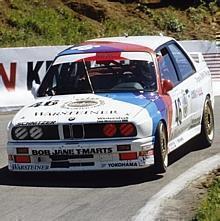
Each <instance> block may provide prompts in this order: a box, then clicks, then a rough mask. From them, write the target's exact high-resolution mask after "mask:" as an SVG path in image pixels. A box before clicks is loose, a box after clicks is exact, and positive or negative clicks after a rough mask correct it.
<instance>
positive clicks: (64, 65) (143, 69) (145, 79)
mask: <svg viewBox="0 0 220 221" xmlns="http://www.w3.org/2000/svg"><path fill="white" fill-rule="evenodd" d="M155 90H156V75H155V68H154V65H153V59H152V56H151V54H150V53H147V52H112V53H89V54H72V55H64V56H58V57H57V58H56V59H55V61H54V63H53V64H52V65H51V67H50V68H49V70H48V72H47V74H46V76H45V78H44V80H43V82H42V84H41V86H40V88H39V91H38V96H51V95H64V94H81V93H101V92H105V93H111V92H115V91H118V92H126V91H149V92H152V91H155Z"/></svg>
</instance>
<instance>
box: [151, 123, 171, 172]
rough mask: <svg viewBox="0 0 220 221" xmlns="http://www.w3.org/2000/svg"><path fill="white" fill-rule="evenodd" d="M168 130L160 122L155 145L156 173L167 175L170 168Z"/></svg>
mask: <svg viewBox="0 0 220 221" xmlns="http://www.w3.org/2000/svg"><path fill="white" fill-rule="evenodd" d="M167 143H168V141H167V130H166V126H165V124H164V123H163V122H162V121H160V122H159V123H158V125H157V129H156V133H155V143H154V173H165V172H166V170H167V166H168V145H167Z"/></svg>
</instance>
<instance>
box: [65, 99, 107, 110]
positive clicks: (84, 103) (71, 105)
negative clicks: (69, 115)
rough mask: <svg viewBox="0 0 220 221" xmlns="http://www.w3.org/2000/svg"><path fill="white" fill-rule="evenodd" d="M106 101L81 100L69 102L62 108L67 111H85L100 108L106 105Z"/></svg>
mask: <svg viewBox="0 0 220 221" xmlns="http://www.w3.org/2000/svg"><path fill="white" fill-rule="evenodd" d="M104 104H105V103H104V101H103V100H100V99H98V98H89V97H88V98H80V99H76V100H75V101H69V102H66V103H64V104H63V105H62V106H61V107H63V108H67V109H84V108H90V107H98V106H100V105H104Z"/></svg>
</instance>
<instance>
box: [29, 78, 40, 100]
mask: <svg viewBox="0 0 220 221" xmlns="http://www.w3.org/2000/svg"><path fill="white" fill-rule="evenodd" d="M39 87H40V84H37V83H36V82H35V81H34V82H33V84H32V88H31V93H32V95H33V96H34V98H36V97H37V91H38V89H39Z"/></svg>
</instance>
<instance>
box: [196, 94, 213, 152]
mask: <svg viewBox="0 0 220 221" xmlns="http://www.w3.org/2000/svg"><path fill="white" fill-rule="evenodd" d="M214 131H215V122H214V113H213V108H212V102H211V101H210V99H209V98H208V97H207V98H206V100H205V104H204V108H203V114H202V122H201V132H200V134H199V135H198V136H197V141H198V143H199V144H200V148H207V147H210V146H211V145H212V142H213V140H214Z"/></svg>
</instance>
